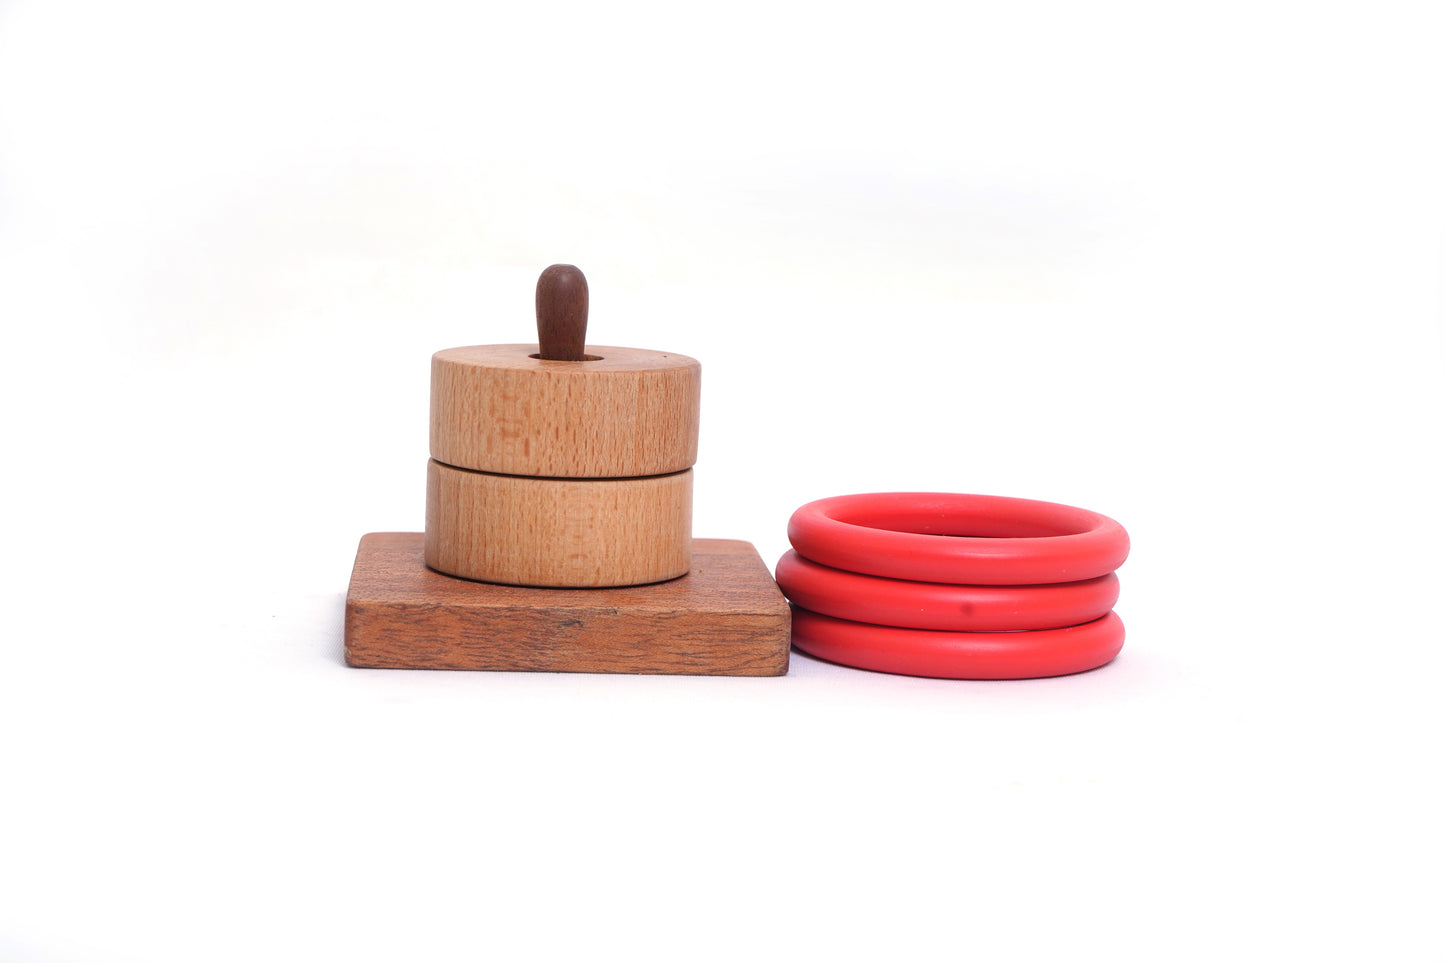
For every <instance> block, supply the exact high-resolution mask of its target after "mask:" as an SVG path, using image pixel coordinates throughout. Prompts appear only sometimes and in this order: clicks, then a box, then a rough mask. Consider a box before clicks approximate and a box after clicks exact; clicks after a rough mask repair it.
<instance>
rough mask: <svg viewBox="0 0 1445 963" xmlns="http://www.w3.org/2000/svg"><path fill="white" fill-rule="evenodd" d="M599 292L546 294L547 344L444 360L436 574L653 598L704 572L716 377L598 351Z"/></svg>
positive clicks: (565, 275)
mask: <svg viewBox="0 0 1445 963" xmlns="http://www.w3.org/2000/svg"><path fill="white" fill-rule="evenodd" d="M587 309H588V294H587V282H586V279H585V278H584V277H583V276H582V272H580V271H578V270H577V269H576V268H575V267H572V266H570V265H553V266H552V267H550V268H548V269H547V270H546V271H544V272H543V273H542V277H541V279H540V280H539V281H538V282H537V328H538V344H535V345H533V344H501V345H483V346H476V347H465V348H451V349H448V350H445V351H439V352H437V353H436V354H435V355H434V356H433V357H432V382H431V459H432V460H431V462H430V463H429V465H428V468H427V510H426V541H425V559H426V564H427V566H428V567H430V568H433V569H435V570H437V571H439V572H442V573H443V574H446V575H454V576H458V577H460V578H468V579H475V580H479V581H484V582H496V583H501V584H505V585H523V586H532V587H539V588H542V587H547V588H600V587H609V586H623V585H642V584H646V583H649V582H660V581H664V580H667V579H671V578H676V577H678V576H680V575H683V574H686V572H687V571H688V568H689V567H690V565H691V560H692V465H693V463H694V462H696V460H697V435H698V409H699V401H700V397H701V377H702V375H701V372H702V368H701V366H700V365H699V364H698V363H697V362H696V361H695V360H693V359H692V358H688V357H685V356H683V355H679V354H671V353H667V352H659V351H646V350H642V349H638V348H618V347H609V346H584V342H585V335H586V324H587Z"/></svg>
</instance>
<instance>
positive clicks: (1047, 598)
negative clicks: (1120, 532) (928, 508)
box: [777, 551, 1119, 632]
mask: <svg viewBox="0 0 1445 963" xmlns="http://www.w3.org/2000/svg"><path fill="white" fill-rule="evenodd" d="M777 579H778V587H779V588H781V589H782V590H783V594H784V595H786V596H787V597H788V598H789V599H790V600H791V601H792V602H793V603H794V604H795V605H799V606H802V607H803V608H805V609H809V610H811V611H813V612H819V613H821V614H823V615H831V616H833V617H834V618H839V619H849V620H851V621H854V622H871V623H873V624H875V625H896V626H900V627H904V628H913V629H945V630H951V631H956V632H999V631H1011V630H1016V629H1056V628H1063V627H1064V626H1068V625H1079V624H1080V623H1083V622H1092V621H1093V620H1094V619H1097V618H1100V617H1101V616H1103V615H1104V614H1105V613H1106V612H1108V611H1109V610H1110V609H1112V608H1113V607H1114V603H1115V602H1117V601H1118V600H1119V578H1118V576H1116V575H1114V574H1113V573H1112V572H1111V573H1109V574H1108V575H1101V576H1099V577H1098V578H1092V579H1087V580H1085V581H1083V582H1060V583H1058V584H1055V585H1008V586H1004V585H946V584H942V583H939V582H908V581H904V580H902V579H892V578H879V577H877V576H873V575H858V574H856V573H854V572H845V571H843V570H842V569H836V568H828V567H827V566H826V565H819V564H818V563H817V562H810V561H809V560H808V559H806V558H803V557H802V556H801V555H799V554H798V553H797V552H796V551H794V552H788V553H787V554H786V555H784V556H783V557H782V558H780V559H779V560H778V567H777Z"/></svg>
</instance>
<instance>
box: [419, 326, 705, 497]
mask: <svg viewBox="0 0 1445 963" xmlns="http://www.w3.org/2000/svg"><path fill="white" fill-rule="evenodd" d="M536 353H537V346H536V345H535V344H491V345H477V346H475V347H468V348H448V349H447V350H445V351H438V352H437V353H436V354H434V355H433V356H432V375H431V456H432V457H433V458H435V459H436V460H437V461H439V462H441V463H442V464H445V465H451V466H453V467H455V468H467V469H471V470H473V471H487V472H496V473H498V474H504V475H530V476H534V477H540V478H635V477H639V476H643V475H664V474H667V473H669V472H675V471H682V470H683V469H685V468H691V467H692V465H693V463H694V462H695V461H697V425H698V405H699V401H700V397H701V386H702V366H701V365H699V364H698V363H697V362H696V361H694V360H693V359H692V358H689V357H687V356H685V355H680V354H669V353H666V352H661V351H646V350H643V349H641V348H615V347H609V346H606V345H590V346H588V348H587V355H586V357H587V358H588V359H591V360H585V361H543V360H541V359H540V358H537V357H535V355H536Z"/></svg>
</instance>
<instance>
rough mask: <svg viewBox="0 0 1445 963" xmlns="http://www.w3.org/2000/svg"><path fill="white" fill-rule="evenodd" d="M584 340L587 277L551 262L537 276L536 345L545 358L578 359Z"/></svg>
mask: <svg viewBox="0 0 1445 963" xmlns="http://www.w3.org/2000/svg"><path fill="white" fill-rule="evenodd" d="M586 343H587V278H586V277H584V276H583V274H582V272H581V271H579V270H577V269H576V268H575V267H573V266H572V265H570V264H554V265H552V266H551V267H549V268H547V270H545V271H543V272H542V276H541V277H539V278H538V279H537V347H538V354H539V355H540V356H541V357H542V358H543V359H544V360H546V361H581V360H582V359H583V356H584V354H585V346H586Z"/></svg>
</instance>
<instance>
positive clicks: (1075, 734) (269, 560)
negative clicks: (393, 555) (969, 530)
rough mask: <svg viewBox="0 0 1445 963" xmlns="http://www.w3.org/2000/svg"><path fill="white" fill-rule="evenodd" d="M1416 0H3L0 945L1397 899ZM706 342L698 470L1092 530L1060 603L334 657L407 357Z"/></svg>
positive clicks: (875, 927) (1299, 921) (1421, 864)
mask: <svg viewBox="0 0 1445 963" xmlns="http://www.w3.org/2000/svg"><path fill="white" fill-rule="evenodd" d="M1441 28H1442V23H1441V18H1440V16H1439V14H1438V8H1437V7H1436V5H1434V4H1429V3H1417V4H1409V3H1378V2H1377V3H1369V4H1365V3H1355V4H1350V3H1344V4H1306V3H1287V2H1250V3H1230V2H1225V3H1215V4H1208V5H1203V4H1200V5H1183V4H1148V3H1138V4H1130V3H1120V2H1110V0H1104V2H1100V3H1092V4H1064V3H1038V2H1023V3H987V4H984V3H979V4H951V5H943V4H927V3H906V2H904V3H888V4H868V5H854V4H846V3H835V4H827V5H825V4H821V3H817V4H814V3H796V2H786V0H784V2H771V3H757V4H749V3H744V4H732V5H712V6H707V7H702V6H686V5H665V6H664V5H658V6H648V5H646V4H637V3H626V2H621V3H617V2H614V3H609V4H588V5H576V4H568V3H553V4H546V5H543V4H537V5H527V4H521V3H518V4H507V5H502V4H461V3H427V2H413V3H407V4H402V3H393V4H368V3H346V4H343V3H328V2H325V0H287V2H251V3H244V4H242V3H236V4H224V5H223V4H196V3H180V2H177V3H172V4H166V3H159V2H147V0H137V2H131V3H124V4H121V3H89V4H87V3H39V2H29V3H27V2H10V3H0V324H3V336H4V337H3V365H4V375H3V379H0V405H3V412H4V419H5V421H4V426H5V428H4V442H3V451H4V453H5V461H4V476H3V477H4V492H5V500H4V505H5V525H4V534H5V539H4V545H5V549H6V550H5V552H4V554H3V557H0V566H3V575H4V583H3V584H4V585H5V595H4V619H3V623H0V624H3V630H0V632H3V635H0V656H3V658H0V960H4V961H7V963H9V961H39V963H50V961H107V963H109V961H128V960H135V961H171V960H175V961H181V960H184V961H196V960H206V961H230V960H260V959H272V960H318V959H337V960H340V959H345V960H353V961H362V960H436V961H446V960H460V959H478V958H487V959H531V958H535V959H596V958H629V959H631V958H652V959H669V960H675V959H694V958H701V959H754V958H756V959H781V958H790V959H825V958H857V959H956V958H966V959H979V960H1075V959H1109V960H1119V959H1127V960H1160V959H1186V960H1190V959H1200V960H1206V959H1207V960H1217V959H1256V960H1274V959H1340V960H1363V959H1380V960H1437V961H1438V960H1442V959H1445V924H1442V918H1441V906H1442V905H1445V869H1442V866H1445V835H1442V828H1441V827H1442V820H1441V816H1440V814H1441V812H1442V811H1445V792H1442V785H1441V783H1442V773H1441V769H1442V767H1441V757H1442V733H1445V710H1442V702H1441V698H1440V696H1439V691H1440V687H1441V681H1442V672H1445V654H1442V652H1445V646H1442V643H1445V632H1442V629H1441V599H1442V589H1441V584H1442V576H1445V571H1442V561H1441V546H1442V540H1445V514H1442V511H1441V507H1440V506H1441V497H1442V496H1441V491H1442V488H1445V485H1442V482H1445V477H1442V476H1445V472H1442V447H1441V442H1442V418H1441V415H1442V412H1445V346H1442V316H1445V309H1442V273H1445V272H1442V263H1445V178H1442V171H1445V138H1442V109H1445V104H1442V100H1445V98H1442V91H1445V70H1442V58H1441V56H1440V49H1441V43H1442V29H1441ZM554 261H570V262H573V263H576V264H578V265H580V266H581V267H582V268H583V269H584V270H585V271H586V272H587V273H588V277H589V279H590V281H591V290H592V329H591V330H592V340H594V341H595V342H597V343H602V344H626V345H636V346H639V347H648V348H657V349H663V350H673V351H679V352H682V353H685V354H690V355H692V356H694V357H696V358H698V359H700V360H701V361H702V362H703V367H704V403H703V429H702V457H701V460H700V461H699V463H698V466H697V491H696V516H695V525H694V528H695V532H696V534H698V535H699V536H711V537H726V538H743V539H748V540H750V541H752V542H754V543H755V544H756V545H757V546H758V547H759V549H760V550H761V552H762V553H763V555H764V557H765V559H767V560H768V561H769V563H771V562H773V561H775V560H776V558H777V557H778V556H779V555H780V554H781V553H782V552H783V551H784V550H785V548H786V540H785V536H784V530H785V525H786V521H787V518H788V515H789V514H790V513H791V511H792V510H793V509H794V508H796V507H797V506H798V505H800V504H802V503H804V502H806V501H810V500H812V499H814V498H819V497H823V496H826V495H833V494H841V493H844V492H855V491H888V490H939V491H968V492H984V493H991V494H1003V495H1016V496H1022V497H1033V498H1043V499H1047V500H1052V501H1060V502H1065V503H1069V504H1075V505H1080V506H1082V507H1086V508H1091V509H1094V510H1096V511H1100V512H1104V513H1106V514H1109V515H1111V516H1113V517H1115V518H1117V519H1119V520H1120V521H1121V522H1122V523H1123V524H1124V525H1125V527H1126V528H1128V529H1129V531H1130V533H1131V535H1132V538H1133V546H1134V547H1133V555H1132V557H1131V558H1130V560H1129V562H1128V563H1127V565H1126V566H1125V567H1124V569H1123V570H1122V572H1121V578H1122V583H1123V598H1122V600H1121V603H1120V606H1119V612H1120V613H1121V615H1122V616H1123V618H1124V620H1125V622H1126V623H1127V625H1128V627H1129V636H1128V642H1127V644H1126V646H1125V649H1124V652H1123V654H1122V656H1121V657H1120V658H1119V659H1118V660H1117V662H1115V663H1114V664H1113V665H1111V666H1109V667H1107V668H1105V669H1103V670H1100V671H1097V672H1093V673H1088V674H1084V675H1080V676H1076V677H1071V678H1063V679H1054V680H1040V681H1030V682H1016V683H979V682H949V681H938V680H924V679H909V678H897V677H890V676H886V675H879V674H871V673H865V672H859V671H854V670H849V669H844V668H841V667H836V666H832V665H828V664H824V663H820V662H817V661H814V660H812V659H810V658H808V657H806V656H801V655H796V654H795V656H794V659H793V666H792V671H791V673H790V674H789V675H788V676H787V677H785V678H781V679H758V680H738V679H709V678H632V677H606V676H563V675H520V674H519V675H511V674H472V673H422V672H415V673H409V672H378V671H360V670H350V669H347V668H345V667H344V666H343V665H342V662H341V619H342V598H343V593H344V591H345V587H346V583H347V578H348V575H349V571H350V566H351V562H352V557H353V554H354V551H355V546H356V541H357V539H358V538H359V537H360V536H361V534H362V533H364V532H368V531H388V530H401V531H407V530H410V531H417V530H420V528H421V525H422V508H423V498H424V491H423V478H424V466H425V461H426V454H427V453H426V419H427V408H426V406H427V377H428V358H429V356H430V354H431V352H432V351H434V350H437V349H439V348H443V347H449V346H453V345H459V344H475V343H489V342H507V341H520V340H527V339H528V338H530V337H531V336H532V334H531V332H532V331H533V327H532V325H533V319H532V314H531V303H532V302H531V299H532V285H533V283H534V281H535V277H536V275H537V273H538V272H539V271H540V270H541V268H542V267H544V266H546V265H547V264H549V263H552V262H554Z"/></svg>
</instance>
